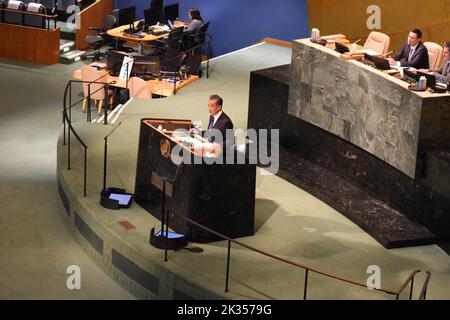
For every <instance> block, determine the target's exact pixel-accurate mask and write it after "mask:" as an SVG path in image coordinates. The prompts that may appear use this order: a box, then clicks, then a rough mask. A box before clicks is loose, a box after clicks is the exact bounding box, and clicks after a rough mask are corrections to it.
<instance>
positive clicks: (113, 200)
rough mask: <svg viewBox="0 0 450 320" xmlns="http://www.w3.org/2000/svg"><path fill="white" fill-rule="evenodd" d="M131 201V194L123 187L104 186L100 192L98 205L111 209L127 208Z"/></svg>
mask: <svg viewBox="0 0 450 320" xmlns="http://www.w3.org/2000/svg"><path fill="white" fill-rule="evenodd" d="M132 201H133V195H132V194H131V193H127V192H126V190H125V189H120V188H105V189H103V190H102V191H101V192H100V205H101V206H102V207H104V208H107V209H111V210H119V209H121V208H129V207H130V205H131V202H132Z"/></svg>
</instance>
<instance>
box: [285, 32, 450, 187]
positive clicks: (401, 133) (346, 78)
mask: <svg viewBox="0 0 450 320" xmlns="http://www.w3.org/2000/svg"><path fill="white" fill-rule="evenodd" d="M340 56H341V55H340V54H339V53H337V52H335V51H334V50H332V49H330V48H326V47H324V46H321V45H318V44H315V43H312V42H311V41H310V40H309V39H301V40H295V41H294V46H293V52H292V64H291V83H290V92H289V106H288V113H289V114H290V115H292V116H294V117H297V118H300V119H302V120H304V121H306V122H308V123H311V124H313V125H315V126H318V127H320V128H321V129H323V130H325V131H328V132H330V133H332V134H334V135H337V136H339V137H340V138H342V139H344V140H346V141H349V142H351V143H353V144H354V145H356V146H358V147H360V148H362V149H364V150H365V151H367V152H369V153H370V154H372V155H374V156H376V157H378V158H379V159H381V160H383V161H385V162H387V163H388V164H390V165H391V166H393V167H394V168H396V169H397V170H399V171H401V172H402V173H404V174H406V175H407V176H409V177H411V178H413V179H414V178H415V175H416V162H417V154H418V146H419V142H421V141H429V140H432V141H434V140H439V139H447V140H448V139H450V125H449V123H450V94H448V93H445V94H436V93H430V92H414V91H411V90H409V89H408V83H406V82H404V81H402V80H400V79H397V78H395V77H393V76H390V75H388V74H386V73H384V72H382V71H380V70H376V69H374V68H372V67H370V66H367V65H365V64H363V63H361V62H358V61H354V60H349V61H347V60H343V59H341V57H340Z"/></svg>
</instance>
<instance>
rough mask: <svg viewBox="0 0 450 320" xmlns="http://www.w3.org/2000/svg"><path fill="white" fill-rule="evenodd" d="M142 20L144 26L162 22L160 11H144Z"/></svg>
mask: <svg viewBox="0 0 450 320" xmlns="http://www.w3.org/2000/svg"><path fill="white" fill-rule="evenodd" d="M144 19H145V25H146V26H154V25H155V24H157V23H158V22H160V21H161V20H162V16H161V11H159V10H158V9H147V10H144Z"/></svg>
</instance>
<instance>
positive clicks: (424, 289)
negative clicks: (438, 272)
mask: <svg viewBox="0 0 450 320" xmlns="http://www.w3.org/2000/svg"><path fill="white" fill-rule="evenodd" d="M426 273H427V277H426V278H425V282H424V283H423V287H422V290H421V291H420V295H419V300H426V297H427V290H428V284H429V282H430V278H431V272H430V271H426Z"/></svg>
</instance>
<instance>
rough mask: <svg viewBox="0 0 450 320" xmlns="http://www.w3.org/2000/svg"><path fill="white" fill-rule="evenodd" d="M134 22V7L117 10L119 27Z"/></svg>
mask: <svg viewBox="0 0 450 320" xmlns="http://www.w3.org/2000/svg"><path fill="white" fill-rule="evenodd" d="M135 20H136V7H134V6H133V7H128V8H122V9H119V22H118V24H119V26H123V25H126V24H131V23H134V21H135Z"/></svg>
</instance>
